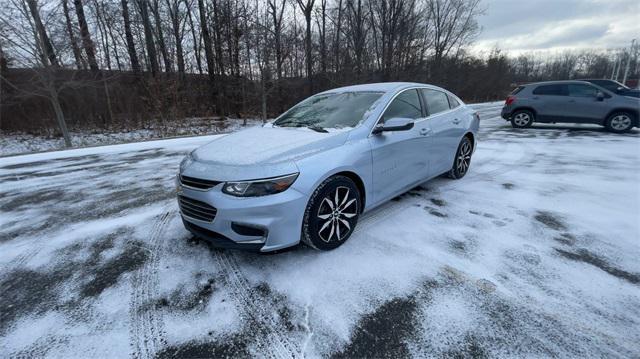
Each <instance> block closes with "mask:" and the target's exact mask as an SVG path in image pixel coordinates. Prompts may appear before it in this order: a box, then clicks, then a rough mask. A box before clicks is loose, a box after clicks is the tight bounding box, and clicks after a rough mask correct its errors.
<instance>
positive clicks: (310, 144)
mask: <svg viewBox="0 0 640 359" xmlns="http://www.w3.org/2000/svg"><path fill="white" fill-rule="evenodd" d="M347 138H348V131H339V132H329V133H320V132H315V131H313V130H310V129H307V128H283V127H253V128H250V129H246V130H242V131H238V132H235V133H232V134H230V135H226V136H223V137H220V138H217V139H215V140H213V141H212V142H209V143H208V144H206V145H204V146H202V147H199V148H198V149H196V150H195V151H194V152H193V153H192V159H193V160H192V161H191V163H190V164H189V165H188V166H185V168H183V174H184V175H187V176H193V177H197V178H204V179H211V180H217V181H235V180H247V179H258V178H268V177H275V176H280V175H283V174H289V173H294V172H298V167H297V166H296V164H295V161H296V160H297V159H300V158H303V157H307V156H311V155H313V154H316V153H318V152H321V151H325V150H329V149H332V148H335V147H338V146H341V145H343V144H344V143H345V142H346V140H347Z"/></svg>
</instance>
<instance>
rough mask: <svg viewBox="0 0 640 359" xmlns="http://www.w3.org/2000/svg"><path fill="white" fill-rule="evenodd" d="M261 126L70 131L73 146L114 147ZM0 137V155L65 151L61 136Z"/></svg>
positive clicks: (191, 123)
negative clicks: (93, 131) (121, 144)
mask: <svg viewBox="0 0 640 359" xmlns="http://www.w3.org/2000/svg"><path fill="white" fill-rule="evenodd" d="M260 124H262V120H260V119H251V118H249V119H233V118H230V119H224V120H222V119H219V118H190V119H185V120H181V121H174V122H166V123H164V124H160V123H155V124H154V125H153V126H149V127H148V128H144V129H138V130H132V131H100V132H99V133H92V132H86V131H85V132H77V131H76V132H73V131H72V132H71V142H72V143H73V147H88V146H102V145H113V144H118V143H129V142H138V141H148V140H153V139H159V138H167V137H179V136H200V135H204V134H211V133H229V132H233V131H237V130H238V129H240V128H242V127H245V126H257V125H260ZM0 137H1V138H2V142H0V156H9V155H16V154H24V153H29V152H43V151H55V150H62V149H64V140H63V139H62V137H53V136H50V137H47V136H35V135H31V134H26V133H3V132H0Z"/></svg>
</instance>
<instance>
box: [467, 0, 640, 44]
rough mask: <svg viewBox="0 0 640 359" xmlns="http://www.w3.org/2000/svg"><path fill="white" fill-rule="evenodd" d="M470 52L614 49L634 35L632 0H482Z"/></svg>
mask: <svg viewBox="0 0 640 359" xmlns="http://www.w3.org/2000/svg"><path fill="white" fill-rule="evenodd" d="M484 6H485V8H486V9H487V11H486V14H485V15H484V16H482V17H481V18H480V19H479V22H480V25H481V26H482V28H483V31H482V33H481V35H480V36H479V37H478V41H477V44H476V46H475V49H476V50H478V51H482V50H487V49H490V48H492V47H494V46H498V47H500V48H501V49H504V50H507V51H510V52H523V51H531V50H555V49H581V48H616V47H621V46H626V45H628V44H629V42H630V41H631V39H632V38H634V37H640V2H638V1H636V0H616V1H614V0H555V1H553V0H538V1H513V0H485V1H484Z"/></svg>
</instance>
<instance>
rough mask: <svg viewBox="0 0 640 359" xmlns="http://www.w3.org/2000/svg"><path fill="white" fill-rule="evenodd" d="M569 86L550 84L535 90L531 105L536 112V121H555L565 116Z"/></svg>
mask: <svg viewBox="0 0 640 359" xmlns="http://www.w3.org/2000/svg"><path fill="white" fill-rule="evenodd" d="M567 92H568V90H567V85H566V84H548V85H540V86H538V87H536V88H534V89H533V91H532V96H531V104H532V107H533V108H534V110H535V111H536V114H537V118H536V120H538V121H540V122H545V121H553V120H558V119H561V118H562V117H564V116H565V112H566V111H565V109H566V105H567V101H568V99H567Z"/></svg>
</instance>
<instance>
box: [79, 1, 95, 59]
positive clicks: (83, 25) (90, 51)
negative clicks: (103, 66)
mask: <svg viewBox="0 0 640 359" xmlns="http://www.w3.org/2000/svg"><path fill="white" fill-rule="evenodd" d="M73 5H74V6H75V8H76V15H77V16H78V25H79V26H80V38H81V39H82V46H83V47H84V52H85V53H86V55H87V60H88V61H89V68H90V69H91V70H92V71H98V70H99V68H98V61H96V50H95V47H94V46H93V41H91V34H90V33H89V26H88V25H87V19H86V18H85V16H84V6H83V5H82V0H73Z"/></svg>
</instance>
